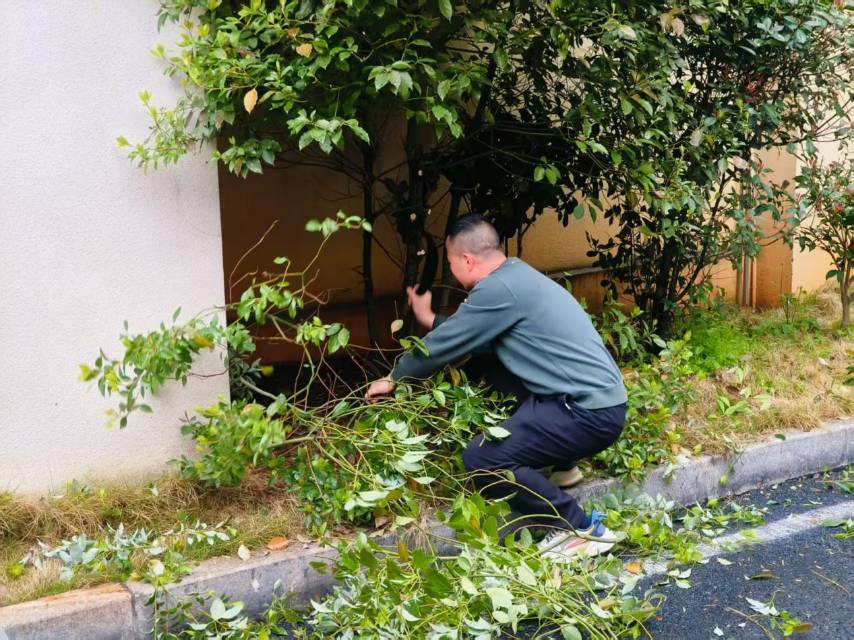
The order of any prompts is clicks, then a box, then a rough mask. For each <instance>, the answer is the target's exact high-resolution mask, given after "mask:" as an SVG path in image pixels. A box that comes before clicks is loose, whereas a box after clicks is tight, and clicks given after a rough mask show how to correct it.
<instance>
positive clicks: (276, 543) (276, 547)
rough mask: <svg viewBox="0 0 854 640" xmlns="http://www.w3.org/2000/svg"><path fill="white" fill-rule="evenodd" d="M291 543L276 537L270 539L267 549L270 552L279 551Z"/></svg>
mask: <svg viewBox="0 0 854 640" xmlns="http://www.w3.org/2000/svg"><path fill="white" fill-rule="evenodd" d="M290 543H291V541H290V540H288V539H287V538H282V537H276V538H270V540H269V542H267V548H268V549H269V550H270V551H281V550H282V549H284V548H285V547H287V546H288V545H289V544H290Z"/></svg>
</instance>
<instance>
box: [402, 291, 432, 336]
mask: <svg viewBox="0 0 854 640" xmlns="http://www.w3.org/2000/svg"><path fill="white" fill-rule="evenodd" d="M417 289H418V287H417V286H414V287H406V297H407V300H408V301H409V307H410V309H412V313H414V314H415V319H416V320H417V321H418V324H420V325H421V326H422V327H424V328H425V329H427V330H428V331H429V330H430V329H432V328H433V322H435V320H436V314H435V313H433V292H432V291H430V289H427V291H425V292H424V293H422V294H421V295H418V292H417Z"/></svg>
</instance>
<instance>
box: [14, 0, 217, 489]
mask: <svg viewBox="0 0 854 640" xmlns="http://www.w3.org/2000/svg"><path fill="white" fill-rule="evenodd" d="M157 6H158V3H157V2H156V0H130V1H127V0H100V1H99V0H39V1H38V2H16V1H13V0H0V8H3V9H4V11H2V15H3V20H2V22H0V490H13V491H20V492H41V491H55V490H57V489H60V488H61V487H63V486H64V484H65V483H66V482H68V481H70V480H71V479H74V478H76V479H80V480H87V481H99V482H100V481H105V480H108V479H111V478H115V477H118V476H127V475H138V474H148V473H155V472H158V471H160V470H162V468H163V463H164V462H165V461H166V460H167V459H169V458H172V457H175V456H176V455H177V454H179V453H182V452H184V451H187V450H188V446H187V443H186V441H184V440H183V439H182V438H181V436H180V433H179V418H180V416H181V415H182V414H183V412H184V409H185V408H193V407H195V406H198V405H200V404H207V403H210V402H212V401H213V400H214V399H215V398H216V396H217V394H219V393H223V392H226V391H227V381H226V379H225V377H224V376H220V377H216V378H211V379H206V380H204V381H200V380H199V379H196V380H195V381H191V382H190V384H189V385H188V387H187V388H184V389H181V388H180V387H179V388H177V389H168V390H167V392H166V393H165V394H164V395H163V396H162V397H161V398H160V399H159V401H157V402H155V404H154V409H155V411H154V414H153V415H151V416H136V417H134V418H132V419H131V423H130V425H129V426H128V428H127V429H125V430H122V431H118V430H116V431H107V430H106V429H105V428H104V426H103V425H104V413H103V412H104V410H105V408H106V407H107V406H109V405H108V404H107V402H106V401H104V400H103V399H101V397H100V396H99V395H98V393H97V390H96V389H87V386H86V385H84V384H83V383H81V382H79V381H78V380H77V375H78V368H77V365H78V363H80V362H84V361H88V362H91V361H92V360H93V359H94V358H95V356H96V355H97V353H98V348H99V347H102V346H103V347H104V349H105V350H106V351H107V353H110V354H112V355H118V354H119V353H120V350H119V344H118V341H117V338H118V335H119V333H120V331H121V325H122V322H123V321H124V320H126V319H127V320H128V321H129V322H130V327H131V329H132V330H146V329H151V328H154V327H156V325H157V324H158V323H159V321H160V320H167V319H169V318H170V317H171V314H172V311H173V310H174V309H175V308H176V307H178V306H182V307H183V308H184V309H185V310H186V311H189V312H195V311H197V310H199V309H202V308H206V307H210V306H213V305H217V304H221V303H222V300H223V283H222V279H223V276H222V246H221V239H220V222H219V204H218V195H217V175H216V168H215V167H214V166H213V165H212V164H207V163H205V162H204V160H203V159H202V158H199V157H196V158H188V159H187V160H186V161H184V162H183V163H182V164H180V165H179V166H178V167H177V168H176V167H170V168H168V169H160V170H158V171H155V172H149V173H148V175H146V174H144V173H143V172H142V171H141V170H139V169H136V168H134V167H133V166H132V165H131V164H130V162H129V161H128V160H127V159H126V157H125V154H124V152H123V151H122V150H120V149H118V148H117V147H116V142H115V139H116V136H118V135H125V136H127V137H128V138H129V139H132V140H133V139H140V138H142V137H143V136H144V135H145V133H146V130H147V124H148V123H147V117H146V114H145V113H144V112H143V110H142V108H141V107H140V105H139V101H138V99H137V94H138V92H139V91H140V90H142V89H150V90H151V91H152V93H153V94H154V99H155V101H157V102H158V103H160V104H168V103H169V102H170V100H172V99H173V98H174V96H176V95H177V94H178V91H179V89H178V86H177V82H176V81H175V80H171V79H168V78H165V77H163V76H162V74H161V69H160V66H159V64H158V62H156V61H155V60H153V59H152V58H151V56H150V55H149V53H148V52H149V51H150V49H151V47H152V46H153V45H154V44H156V43H157V42H159V41H164V42H166V43H168V42H169V37H168V35H167V34H160V35H159V34H158V33H157V30H156V18H155V12H156V10H157ZM217 369H221V365H220V363H219V359H218V358H216V357H213V358H209V359H208V360H207V361H206V362H204V363H203V364H202V369H201V370H202V371H207V372H212V371H214V370H217Z"/></svg>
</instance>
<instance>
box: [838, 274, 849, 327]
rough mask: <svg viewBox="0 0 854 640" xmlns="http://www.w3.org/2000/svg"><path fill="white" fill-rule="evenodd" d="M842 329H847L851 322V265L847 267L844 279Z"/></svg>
mask: <svg viewBox="0 0 854 640" xmlns="http://www.w3.org/2000/svg"><path fill="white" fill-rule="evenodd" d="M840 297H841V299H842V328H843V329H847V328H848V324H849V323H850V322H851V264H850V263H849V264H848V265H847V266H846V267H845V277H844V278H842V291H841V296H840Z"/></svg>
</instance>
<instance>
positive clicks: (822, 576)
mask: <svg viewBox="0 0 854 640" xmlns="http://www.w3.org/2000/svg"><path fill="white" fill-rule="evenodd" d="M811 571H812V572H813V573H814V574H815V575H817V576H818V577H819V578H821V579H822V580H824V581H826V582H829V583H830V584H832V585H833V586H834V587H839V588H840V589H842V590H843V591H844V592H845V593H847V594H848V595H851V592H850V591H848V589H846V588H845V587H843V586H842V585H841V584H839V583H838V582H837V581H836V580H833V579H832V578H828V577H827V576H826V575H824V574H823V573H820V572H818V571H816V570H815V569H811Z"/></svg>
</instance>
